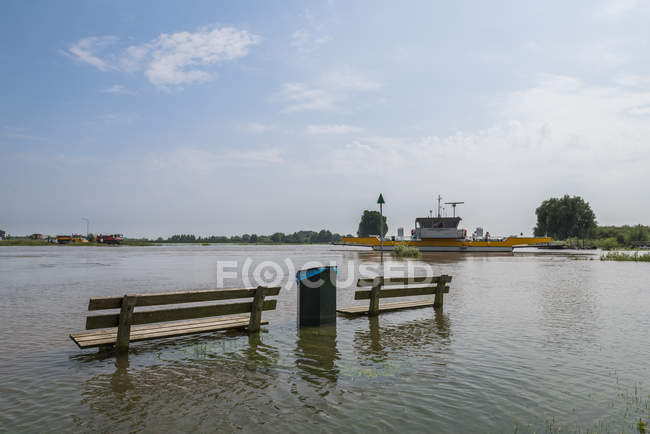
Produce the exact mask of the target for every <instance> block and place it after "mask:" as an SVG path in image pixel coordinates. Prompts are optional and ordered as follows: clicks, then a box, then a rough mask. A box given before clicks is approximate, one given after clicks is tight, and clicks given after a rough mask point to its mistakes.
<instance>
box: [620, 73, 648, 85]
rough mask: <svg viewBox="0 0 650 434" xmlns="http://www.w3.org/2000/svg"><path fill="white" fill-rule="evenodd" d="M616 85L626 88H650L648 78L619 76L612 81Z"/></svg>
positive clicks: (629, 75)
mask: <svg viewBox="0 0 650 434" xmlns="http://www.w3.org/2000/svg"><path fill="white" fill-rule="evenodd" d="M614 82H615V83H616V84H619V85H621V86H626V87H650V76H643V75H631V74H628V75H621V76H618V77H616V78H615V79H614Z"/></svg>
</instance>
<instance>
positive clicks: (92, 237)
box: [86, 232, 95, 243]
mask: <svg viewBox="0 0 650 434" xmlns="http://www.w3.org/2000/svg"><path fill="white" fill-rule="evenodd" d="M86 239H87V240H88V241H90V242H91V243H94V242H95V234H93V233H92V232H91V233H89V234H88V236H86Z"/></svg>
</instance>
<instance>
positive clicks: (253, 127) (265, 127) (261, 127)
mask: <svg viewBox="0 0 650 434" xmlns="http://www.w3.org/2000/svg"><path fill="white" fill-rule="evenodd" d="M236 127H237V128H238V129H240V130H242V131H246V132H249V133H266V132H268V131H271V130H274V129H275V128H276V126H275V125H269V124H262V123H259V122H248V123H246V124H239V125H236Z"/></svg>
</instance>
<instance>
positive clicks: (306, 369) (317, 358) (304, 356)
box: [295, 324, 340, 385]
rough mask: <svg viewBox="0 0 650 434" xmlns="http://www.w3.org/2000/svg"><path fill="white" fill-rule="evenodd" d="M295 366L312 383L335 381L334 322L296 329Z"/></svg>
mask: <svg viewBox="0 0 650 434" xmlns="http://www.w3.org/2000/svg"><path fill="white" fill-rule="evenodd" d="M296 344H297V345H296V351H295V356H296V368H298V372H299V374H300V376H301V377H302V378H303V379H304V380H305V381H308V382H310V383H312V384H317V385H323V384H324V383H327V382H334V383H335V382H336V381H337V379H338V375H339V370H338V368H337V366H336V361H337V360H339V357H340V355H339V351H338V349H337V347H336V324H331V325H327V326H321V327H302V328H300V329H298V339H297V341H296Z"/></svg>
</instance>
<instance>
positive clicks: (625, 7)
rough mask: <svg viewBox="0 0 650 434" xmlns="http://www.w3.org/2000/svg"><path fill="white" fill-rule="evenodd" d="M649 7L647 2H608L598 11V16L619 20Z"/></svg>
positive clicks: (624, 0) (617, 0) (611, 0)
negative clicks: (641, 8) (639, 9)
mask: <svg viewBox="0 0 650 434" xmlns="http://www.w3.org/2000/svg"><path fill="white" fill-rule="evenodd" d="M647 5H648V1H647V0H607V1H605V2H603V3H602V4H601V5H600V7H598V8H597V9H596V15H597V16H599V17H604V18H619V17H621V16H622V15H626V14H628V13H630V12H632V11H633V10H635V9H638V8H640V7H644V6H647Z"/></svg>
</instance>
